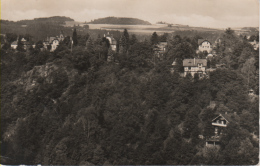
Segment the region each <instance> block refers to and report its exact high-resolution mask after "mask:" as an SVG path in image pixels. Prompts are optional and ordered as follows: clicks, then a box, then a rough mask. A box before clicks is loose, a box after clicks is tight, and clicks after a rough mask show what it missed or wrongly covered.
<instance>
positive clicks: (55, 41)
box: [50, 39, 59, 52]
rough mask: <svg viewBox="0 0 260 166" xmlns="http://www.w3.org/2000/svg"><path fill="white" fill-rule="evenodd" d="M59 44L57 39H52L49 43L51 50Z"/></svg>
mask: <svg viewBox="0 0 260 166" xmlns="http://www.w3.org/2000/svg"><path fill="white" fill-rule="evenodd" d="M58 46H59V40H57V39H54V40H53V41H52V44H51V50H50V51H51V52H53V51H55V50H56V49H57V47H58Z"/></svg>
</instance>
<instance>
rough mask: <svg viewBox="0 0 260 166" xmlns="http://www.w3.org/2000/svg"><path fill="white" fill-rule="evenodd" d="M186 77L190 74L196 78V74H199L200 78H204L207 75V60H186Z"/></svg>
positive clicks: (184, 62)
mask: <svg viewBox="0 0 260 166" xmlns="http://www.w3.org/2000/svg"><path fill="white" fill-rule="evenodd" d="M183 67H184V77H185V76H186V75H187V74H188V73H190V74H191V75H192V77H194V74H195V73H198V74H199V77H202V76H203V75H205V74H206V67H207V60H206V59H195V58H194V59H184V60H183Z"/></svg>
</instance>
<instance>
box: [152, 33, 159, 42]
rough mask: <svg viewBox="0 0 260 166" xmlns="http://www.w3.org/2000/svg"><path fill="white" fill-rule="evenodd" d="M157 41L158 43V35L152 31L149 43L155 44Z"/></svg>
mask: <svg viewBox="0 0 260 166" xmlns="http://www.w3.org/2000/svg"><path fill="white" fill-rule="evenodd" d="M158 43H159V37H158V35H157V33H156V32H154V33H153V34H152V37H151V44H152V45H155V44H158Z"/></svg>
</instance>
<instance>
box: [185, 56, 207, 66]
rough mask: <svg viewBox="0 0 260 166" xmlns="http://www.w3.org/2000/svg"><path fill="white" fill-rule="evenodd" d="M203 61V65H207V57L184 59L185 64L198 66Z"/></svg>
mask: <svg viewBox="0 0 260 166" xmlns="http://www.w3.org/2000/svg"><path fill="white" fill-rule="evenodd" d="M199 63H201V64H202V66H203V67H206V66H207V60H206V59H195V58H194V59H184V60H183V66H193V67H195V66H198V64H199Z"/></svg>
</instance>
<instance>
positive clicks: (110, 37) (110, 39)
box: [104, 32, 117, 51]
mask: <svg viewBox="0 0 260 166" xmlns="http://www.w3.org/2000/svg"><path fill="white" fill-rule="evenodd" d="M104 37H105V38H106V39H108V40H109V44H110V47H111V49H112V50H113V51H116V44H117V42H116V39H114V37H113V35H110V34H109V32H107V35H106V34H104Z"/></svg>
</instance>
